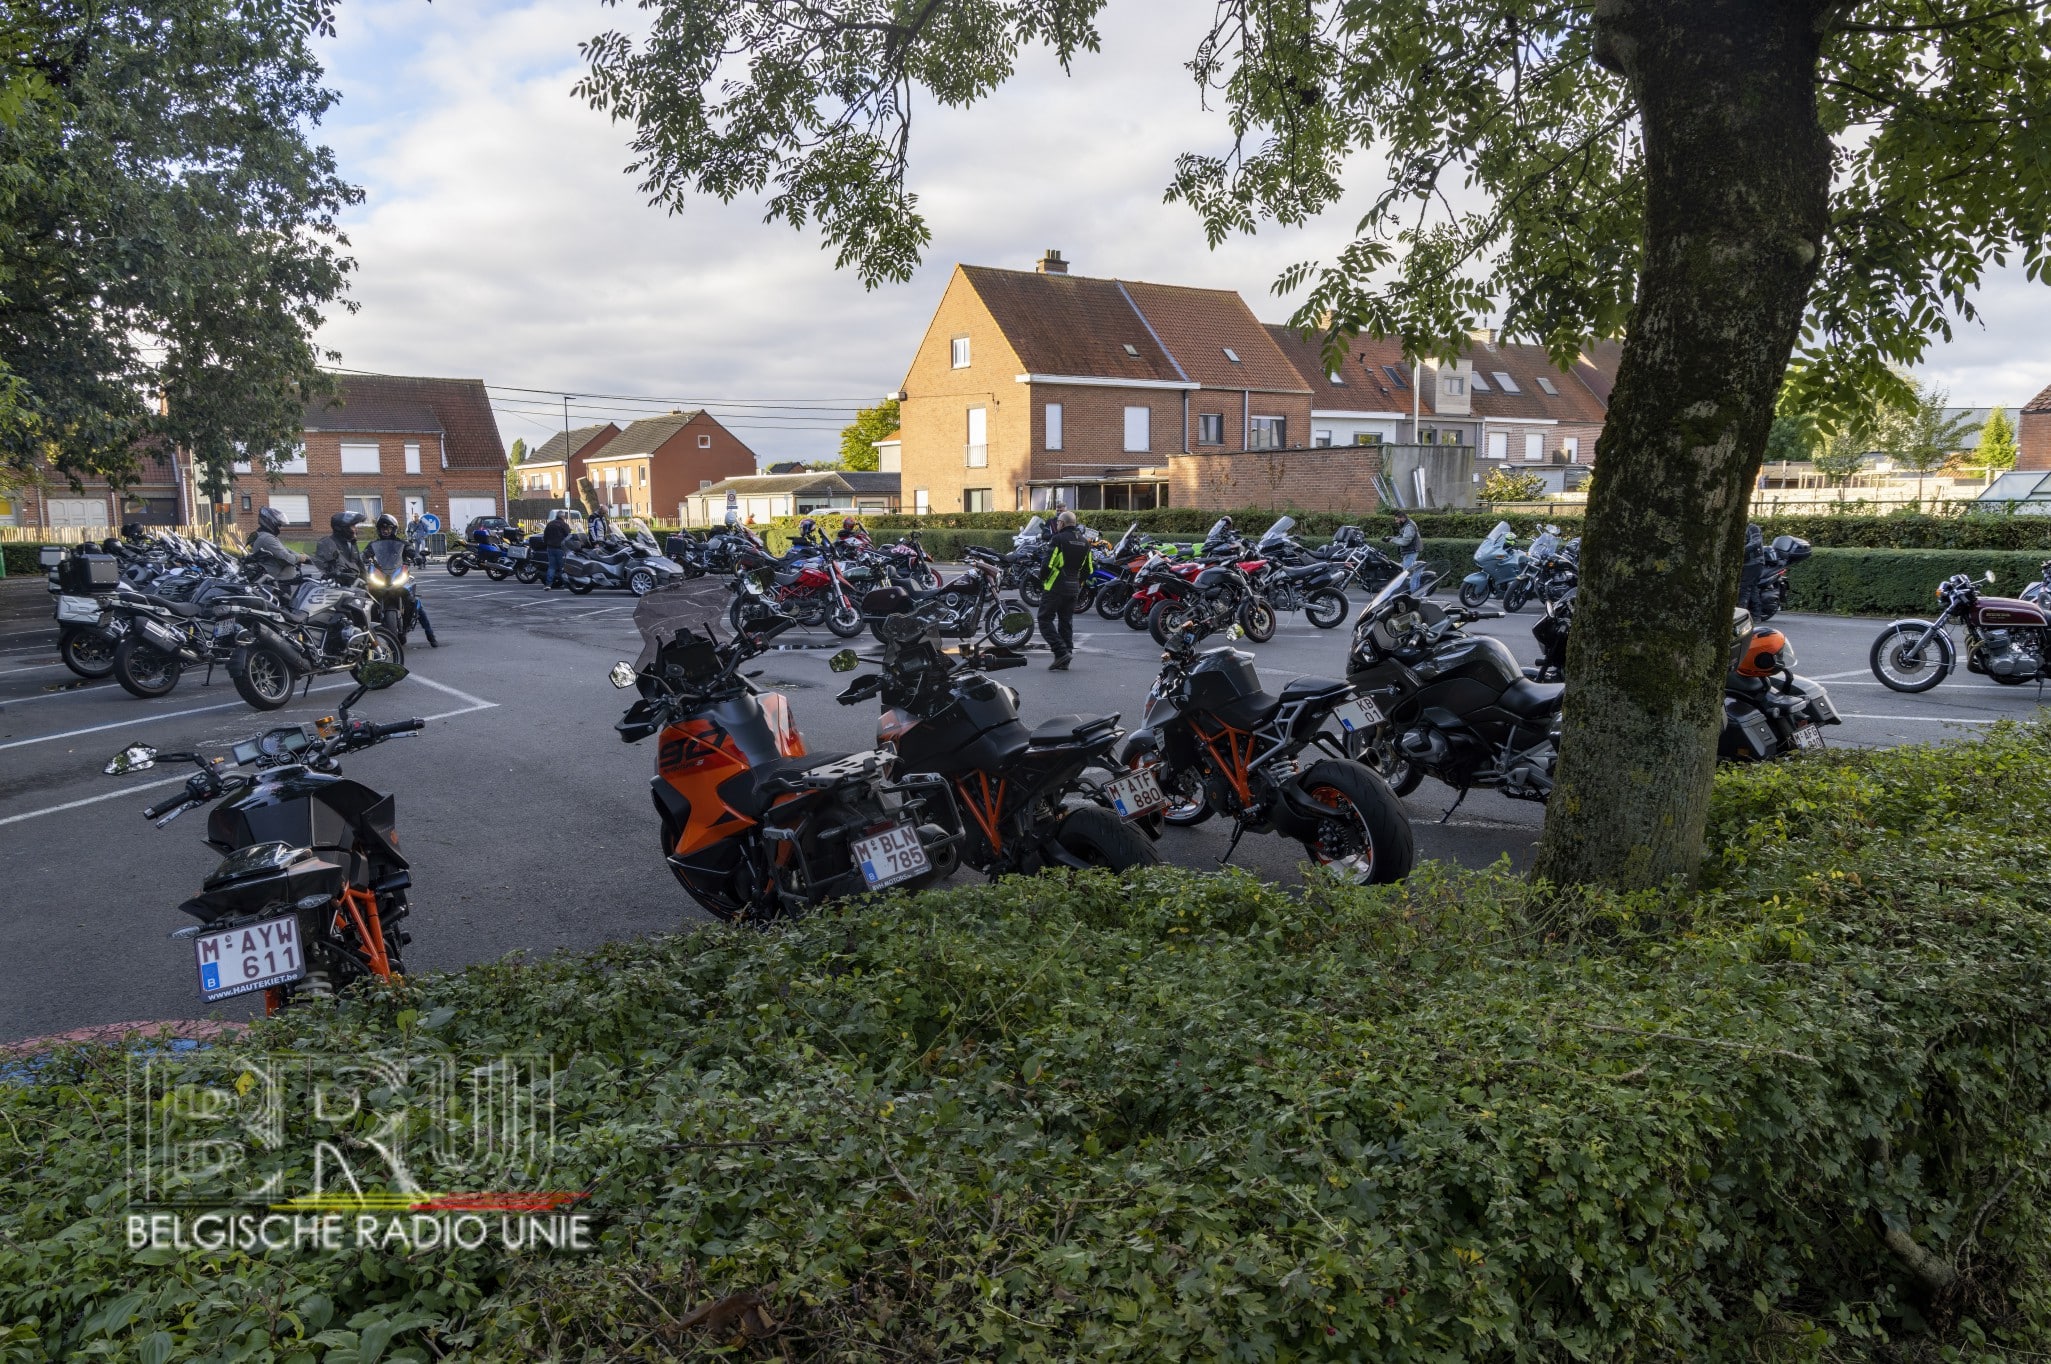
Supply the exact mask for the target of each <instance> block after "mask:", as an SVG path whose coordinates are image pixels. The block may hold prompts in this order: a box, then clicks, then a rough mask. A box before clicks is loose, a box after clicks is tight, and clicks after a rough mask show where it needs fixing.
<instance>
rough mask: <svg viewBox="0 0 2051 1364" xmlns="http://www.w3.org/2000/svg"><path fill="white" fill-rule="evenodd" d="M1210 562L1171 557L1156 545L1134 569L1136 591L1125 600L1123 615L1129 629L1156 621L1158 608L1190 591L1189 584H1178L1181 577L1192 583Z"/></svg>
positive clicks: (1142, 628) (1183, 581)
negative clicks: (1180, 585) (1154, 619)
mask: <svg viewBox="0 0 2051 1364" xmlns="http://www.w3.org/2000/svg"><path fill="white" fill-rule="evenodd" d="M1206 567H1208V565H1206V564H1204V563H1203V562H1202V561H1200V560H1195V559H1171V558H1169V557H1168V556H1167V555H1166V554H1164V553H1163V552H1162V551H1161V549H1160V548H1159V547H1158V546H1157V547H1155V548H1154V549H1153V550H1152V551H1151V552H1150V553H1149V554H1148V555H1147V557H1146V558H1145V560H1143V561H1142V562H1141V563H1140V565H1139V567H1138V568H1137V569H1135V570H1134V571H1133V580H1132V594H1131V596H1130V597H1128V598H1127V600H1126V603H1125V612H1124V614H1123V615H1122V616H1121V617H1120V619H1122V620H1123V621H1124V622H1125V628H1126V629H1128V630H1144V629H1146V628H1147V626H1148V623H1149V622H1150V621H1152V619H1153V615H1154V608H1155V607H1157V606H1159V605H1160V604H1161V603H1162V602H1164V601H1166V600H1168V598H1169V597H1171V596H1175V597H1181V596H1187V595H1188V588H1187V587H1186V586H1184V587H1177V586H1176V585H1175V584H1176V582H1177V581H1180V582H1181V583H1183V584H1185V585H1186V584H1189V583H1193V582H1195V581H1196V576H1197V574H1199V573H1201V572H1203V571H1204V569H1205V568H1206Z"/></svg>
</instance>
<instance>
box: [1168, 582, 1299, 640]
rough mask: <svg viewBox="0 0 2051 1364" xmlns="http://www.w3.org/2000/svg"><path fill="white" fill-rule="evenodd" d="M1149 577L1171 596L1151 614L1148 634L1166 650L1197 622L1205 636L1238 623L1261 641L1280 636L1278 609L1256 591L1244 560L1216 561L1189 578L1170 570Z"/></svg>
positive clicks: (1253, 638)
mask: <svg viewBox="0 0 2051 1364" xmlns="http://www.w3.org/2000/svg"><path fill="white" fill-rule="evenodd" d="M1148 577H1149V579H1150V580H1152V581H1153V582H1155V583H1156V585H1158V586H1159V587H1160V589H1161V590H1162V592H1163V593H1164V594H1165V595H1164V596H1163V597H1162V598H1161V600H1160V601H1159V602H1157V603H1156V604H1155V606H1154V609H1153V610H1152V611H1151V612H1150V613H1149V614H1148V616H1147V632H1148V633H1149V634H1151V635H1153V637H1154V643H1156V644H1159V645H1160V646H1161V647H1162V648H1166V647H1168V643H1169V641H1170V640H1171V639H1172V638H1174V636H1175V635H1176V634H1178V633H1179V632H1180V631H1181V630H1182V628H1183V626H1184V625H1186V624H1187V623H1188V622H1190V621H1192V620H1195V621H1199V622H1201V623H1202V625H1203V633H1205V634H1212V633H1215V632H1217V631H1221V630H1223V629H1225V628H1226V627H1227V626H1231V625H1237V626H1238V627H1239V629H1240V631H1241V633H1242V634H1244V636H1245V637H1246V638H1247V639H1250V640H1252V641H1253V642H1254V643H1256V644H1266V643H1267V642H1268V641H1269V640H1271V639H1273V638H1274V637H1275V608H1274V607H1273V606H1270V605H1269V604H1268V602H1267V600H1266V599H1265V598H1263V597H1262V596H1261V594H1260V593H1259V592H1258V591H1257V590H1255V588H1254V584H1253V579H1252V578H1250V577H1249V576H1247V572H1246V566H1245V565H1243V564H1234V563H1223V564H1214V565H1212V566H1211V567H1209V568H1206V569H1203V570H1201V571H1199V572H1198V573H1197V575H1196V576H1195V577H1194V578H1191V579H1188V580H1187V581H1185V580H1184V579H1182V578H1181V577H1179V576H1177V575H1176V574H1175V573H1174V572H1173V571H1171V570H1165V569H1154V570H1151V571H1150V572H1149V574H1148Z"/></svg>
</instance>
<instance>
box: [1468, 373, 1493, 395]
mask: <svg viewBox="0 0 2051 1364" xmlns="http://www.w3.org/2000/svg"><path fill="white" fill-rule="evenodd" d="M1467 377H1468V378H1470V379H1472V380H1474V391H1475V392H1476V393H1486V392H1488V380H1486V379H1484V378H1482V377H1481V376H1480V375H1479V374H1470V375H1468V376H1467Z"/></svg>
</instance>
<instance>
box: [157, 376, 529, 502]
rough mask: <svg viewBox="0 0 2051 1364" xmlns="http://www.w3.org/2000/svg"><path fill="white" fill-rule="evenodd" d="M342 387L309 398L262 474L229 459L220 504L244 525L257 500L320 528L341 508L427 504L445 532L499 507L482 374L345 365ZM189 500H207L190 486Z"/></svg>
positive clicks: (498, 471) (501, 486)
mask: <svg viewBox="0 0 2051 1364" xmlns="http://www.w3.org/2000/svg"><path fill="white" fill-rule="evenodd" d="M340 390H341V391H340V392H339V394H337V396H336V397H335V398H334V399H333V400H331V401H326V402H321V403H316V404H309V405H308V407H307V411H306V426H305V431H304V433H303V434H302V436H301V438H300V445H299V450H298V454H297V457H296V458H294V459H292V460H291V461H289V462H287V463H285V464H282V465H278V466H275V467H274V468H273V469H271V470H270V471H269V473H268V474H266V473H265V472H264V471H260V470H256V469H254V468H252V467H251V466H250V465H248V464H237V465H235V466H234V473H235V477H234V481H233V487H232V488H231V490H230V493H229V501H228V503H227V504H226V505H227V507H228V509H229V510H228V515H229V516H230V517H231V518H232V519H233V521H234V523H235V525H236V526H237V527H238V528H240V529H241V530H242V531H243V532H244V533H245V534H246V533H248V532H250V531H253V530H254V529H255V528H256V514H257V512H258V511H259V510H260V509H262V508H263V507H265V506H272V507H276V508H278V509H279V510H280V511H282V512H284V514H285V519H286V523H287V525H288V526H290V527H292V528H294V529H296V528H299V527H307V528H308V529H309V530H310V531H311V532H313V533H315V534H320V535H325V534H326V533H327V526H328V519H329V518H330V517H332V516H333V515H334V514H335V513H336V512H339V511H359V512H362V513H363V516H364V519H365V521H375V520H376V519H377V518H378V516H379V514H380V513H383V512H390V513H391V514H392V515H394V516H396V517H398V518H399V520H400V521H401V522H402V523H404V522H406V521H409V520H411V519H412V518H413V517H414V516H415V515H417V514H418V513H420V512H423V511H427V512H433V513H434V514H435V515H436V516H438V517H440V518H441V521H442V526H443V529H444V530H446V531H448V532H449V533H451V534H461V533H462V531H463V528H464V527H465V526H467V525H468V524H469V523H470V521H471V520H472V519H474V518H476V517H479V516H495V515H499V514H501V513H502V512H503V510H504V508H505V475H506V450H505V446H504V444H503V443H502V442H501V441H500V439H499V429H498V420H497V418H496V417H494V416H493V415H492V410H491V400H490V399H489V398H488V397H487V396H486V394H485V391H484V382H483V380H481V379H422V378H411V377H405V376H399V375H388V374H350V375H344V376H342V377H341V379H340ZM196 482H197V480H196V479H195V483H196ZM193 504H194V505H195V506H201V507H203V506H205V502H204V500H203V497H202V495H200V494H199V493H198V491H197V488H196V487H195V489H194V491H193Z"/></svg>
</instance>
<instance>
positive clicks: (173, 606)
mask: <svg viewBox="0 0 2051 1364" xmlns="http://www.w3.org/2000/svg"><path fill="white" fill-rule="evenodd" d="M143 599H144V600H145V601H147V602H148V603H149V604H150V605H151V606H161V607H163V608H164V609H165V610H166V611H169V612H170V613H171V614H172V615H174V616H196V615H198V614H199V613H200V610H201V608H200V607H197V606H194V605H193V604H192V603H191V602H189V601H173V600H171V598H169V597H159V596H156V595H154V594H148V595H145V597H144V598H143Z"/></svg>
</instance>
